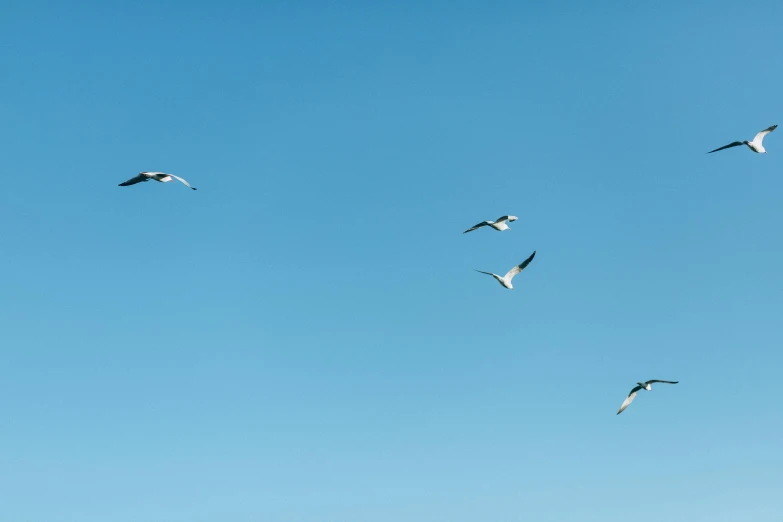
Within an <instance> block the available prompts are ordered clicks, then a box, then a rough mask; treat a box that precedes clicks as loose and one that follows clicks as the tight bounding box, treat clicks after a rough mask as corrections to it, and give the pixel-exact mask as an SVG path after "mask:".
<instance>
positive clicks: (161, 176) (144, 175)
mask: <svg viewBox="0 0 783 522" xmlns="http://www.w3.org/2000/svg"><path fill="white" fill-rule="evenodd" d="M151 179H154V180H155V181H160V182H161V183H166V182H167V181H172V179H176V180H179V181H181V182H182V183H184V184H185V185H186V186H187V187H189V188H191V189H193V190H196V187H191V186H190V183H188V182H187V181H185V180H184V179H182V178H180V177H179V176H175V175H174V174H166V173H165V172H139V175H138V176H136V177H135V178H131V179H129V180H128V181H125V182H123V183H120V185H119V186H120V187H127V186H129V185H135V184H136V183H142V182H145V181H149V180H151Z"/></svg>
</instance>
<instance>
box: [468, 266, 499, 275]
mask: <svg viewBox="0 0 783 522" xmlns="http://www.w3.org/2000/svg"><path fill="white" fill-rule="evenodd" d="M473 270H475V271H476V272H478V273H479V274H487V275H491V276H492V277H500V276H499V275H497V274H493V273H492V272H484V271H483V270H476V269H475V268H474V269H473Z"/></svg>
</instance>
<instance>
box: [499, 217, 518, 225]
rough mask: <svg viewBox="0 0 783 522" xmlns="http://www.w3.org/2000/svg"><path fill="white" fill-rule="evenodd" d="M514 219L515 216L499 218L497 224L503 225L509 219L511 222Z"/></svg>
mask: <svg viewBox="0 0 783 522" xmlns="http://www.w3.org/2000/svg"><path fill="white" fill-rule="evenodd" d="M512 217H514V216H500V217H499V218H497V219H496V220H495V223H502V222H504V221H506V220H507V219H508V220H509V221H513V219H511V218H512ZM514 219H516V218H514Z"/></svg>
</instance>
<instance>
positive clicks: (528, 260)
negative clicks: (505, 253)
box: [517, 250, 536, 272]
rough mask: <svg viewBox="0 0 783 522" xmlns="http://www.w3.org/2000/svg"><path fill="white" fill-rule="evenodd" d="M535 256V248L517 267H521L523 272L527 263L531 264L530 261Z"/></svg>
mask: <svg viewBox="0 0 783 522" xmlns="http://www.w3.org/2000/svg"><path fill="white" fill-rule="evenodd" d="M534 257H536V251H535V250H533V253H532V254H530V257H528V258H527V259H525V260H524V261H522V263H521V264H519V265H517V268H519V271H520V272H521V271H522V270H524V269H525V267H527V265H529V264H530V262H531V261H532V260H533V258H534Z"/></svg>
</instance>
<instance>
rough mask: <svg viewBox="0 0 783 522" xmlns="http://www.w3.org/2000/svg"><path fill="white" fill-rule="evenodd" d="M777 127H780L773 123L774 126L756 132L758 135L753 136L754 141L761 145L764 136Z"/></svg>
mask: <svg viewBox="0 0 783 522" xmlns="http://www.w3.org/2000/svg"><path fill="white" fill-rule="evenodd" d="M777 128H778V126H777V125H773V126H772V127H767V128H766V129H764V130H763V131H761V132H759V133H758V134H756V137H754V138H753V143H758V144H759V145H761V141H762V140H763V139H764V136H766V135H767V134H769V133H770V132H772V131H773V130H775V129H777Z"/></svg>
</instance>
